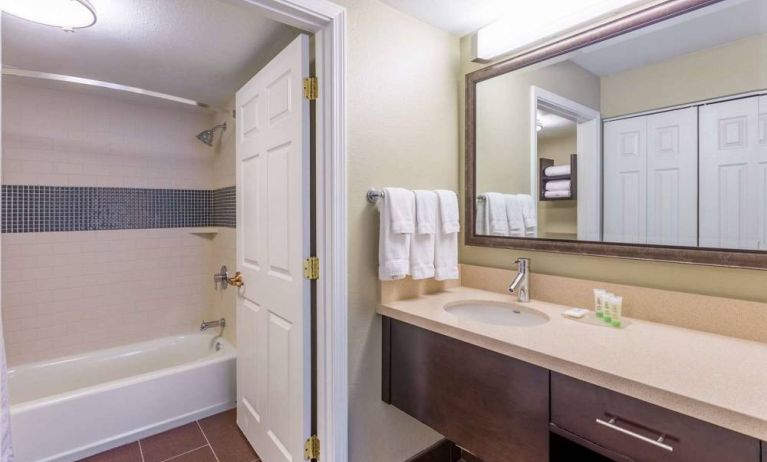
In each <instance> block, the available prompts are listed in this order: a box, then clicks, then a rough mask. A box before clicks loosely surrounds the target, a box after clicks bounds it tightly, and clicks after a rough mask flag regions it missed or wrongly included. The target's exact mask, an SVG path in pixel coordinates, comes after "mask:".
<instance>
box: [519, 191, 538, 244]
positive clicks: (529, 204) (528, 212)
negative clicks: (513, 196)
mask: <svg viewBox="0 0 767 462" xmlns="http://www.w3.org/2000/svg"><path fill="white" fill-rule="evenodd" d="M517 199H518V200H519V201H520V202H521V203H522V221H523V222H524V224H525V237H535V236H537V235H538V212H537V211H536V207H535V199H533V196H531V195H529V194H518V195H517Z"/></svg>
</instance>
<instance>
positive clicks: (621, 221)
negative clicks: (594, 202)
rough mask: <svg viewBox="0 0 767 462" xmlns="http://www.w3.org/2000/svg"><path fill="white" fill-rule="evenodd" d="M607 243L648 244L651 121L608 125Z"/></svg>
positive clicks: (605, 232)
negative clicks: (648, 148)
mask: <svg viewBox="0 0 767 462" xmlns="http://www.w3.org/2000/svg"><path fill="white" fill-rule="evenodd" d="M603 220H604V240H605V242H628V243H632V244H643V243H645V242H646V241H647V229H646V226H647V225H646V220H647V120H646V118H645V117H634V118H631V119H622V120H616V121H612V122H606V123H605V139H604V215H603Z"/></svg>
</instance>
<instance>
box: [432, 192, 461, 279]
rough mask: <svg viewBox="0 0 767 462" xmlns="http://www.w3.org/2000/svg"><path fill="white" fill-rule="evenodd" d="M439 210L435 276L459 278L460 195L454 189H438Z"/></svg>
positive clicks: (436, 277) (435, 247)
mask: <svg viewBox="0 0 767 462" xmlns="http://www.w3.org/2000/svg"><path fill="white" fill-rule="evenodd" d="M436 193H437V196H438V197H439V212H438V213H437V233H436V235H435V246H434V278H435V279H436V280H438V281H444V280H446V279H458V230H459V229H460V225H459V223H458V197H457V196H456V195H455V193H454V192H453V191H445V190H437V191H436Z"/></svg>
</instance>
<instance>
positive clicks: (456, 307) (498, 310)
mask: <svg viewBox="0 0 767 462" xmlns="http://www.w3.org/2000/svg"><path fill="white" fill-rule="evenodd" d="M444 309H445V311H447V312H448V313H450V314H452V315H453V316H456V317H458V318H460V319H467V320H470V321H475V322H481V323H484V324H492V325H496V326H535V325H538V324H545V323H547V322H549V317H548V316H546V314H545V313H542V312H540V311H538V310H534V309H532V308H528V307H526V306H522V305H514V304H511V303H503V302H486V301H463V302H455V303H450V304H448V305H445V308H444Z"/></svg>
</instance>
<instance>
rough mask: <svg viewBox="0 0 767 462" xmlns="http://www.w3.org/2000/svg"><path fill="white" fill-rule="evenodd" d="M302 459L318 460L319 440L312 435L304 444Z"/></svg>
mask: <svg viewBox="0 0 767 462" xmlns="http://www.w3.org/2000/svg"><path fill="white" fill-rule="evenodd" d="M304 459H306V460H320V439H319V438H318V437H317V435H312V436H310V437H309V439H307V440H306V443H304Z"/></svg>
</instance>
